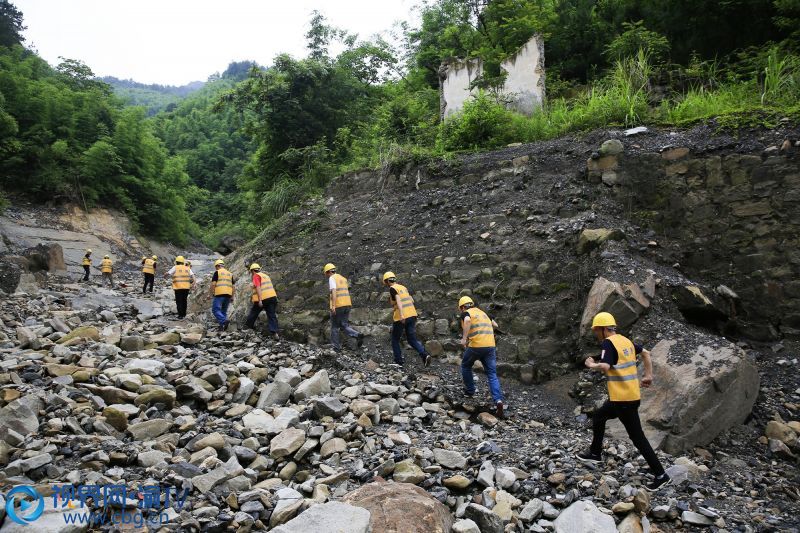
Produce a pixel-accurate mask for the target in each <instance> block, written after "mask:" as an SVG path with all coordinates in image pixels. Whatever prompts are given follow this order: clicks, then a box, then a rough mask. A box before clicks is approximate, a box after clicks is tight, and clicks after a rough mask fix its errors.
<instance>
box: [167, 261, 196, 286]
mask: <svg viewBox="0 0 800 533" xmlns="http://www.w3.org/2000/svg"><path fill="white" fill-rule="evenodd" d="M189 271H190V269H189V267H187V266H186V265H175V272H173V274H172V288H173V289H175V290H180V289H191V288H192V276H191V275H190V274H189Z"/></svg>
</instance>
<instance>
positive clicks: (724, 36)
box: [0, 0, 800, 247]
mask: <svg viewBox="0 0 800 533" xmlns="http://www.w3.org/2000/svg"><path fill="white" fill-rule="evenodd" d="M417 9H418V14H419V17H418V23H417V24H409V23H404V24H402V25H401V26H400V28H401V35H399V38H394V39H389V38H386V39H384V38H381V37H375V38H372V39H368V40H364V39H361V38H359V37H358V36H356V35H353V34H351V33H350V32H348V31H347V30H346V29H341V28H335V27H332V26H331V25H329V24H328V23H327V21H326V19H325V18H324V16H322V15H321V14H320V13H317V12H315V13H312V14H311V15H310V19H309V23H308V27H307V33H306V35H305V37H306V41H307V49H308V54H307V56H305V57H302V58H297V57H291V56H289V55H286V54H280V55H278V56H277V57H275V58H274V59H273V61H272V63H271V64H269V65H265V66H264V67H262V66H259V65H257V64H255V63H253V62H249V61H241V62H233V63H231V64H230V66H229V67H228V69H227V70H226V71H225V72H223V73H221V74H215V75H212V76H211V77H209V79H208V80H207V81H206V82H205V83H204V84H203V85H202V88H198V86H196V85H195V86H192V87H190V88H188V89H185V90H184V92H183V93H181V92H180V91H179V90H177V89H176V90H172V91H170V89H168V88H163V87H158V86H156V87H153V86H149V87H148V86H138V85H137V84H135V83H131V82H128V83H122V82H120V81H119V80H108V79H107V80H108V81H112V83H114V87H112V85H110V84H109V83H106V82H104V81H103V80H101V79H97V78H96V77H95V76H94V74H93V72H92V70H91V68H90V66H89V65H86V64H84V63H83V62H82V61H81V60H80V59H62V61H61V62H60V63H59V64H58V65H55V66H53V65H49V64H48V63H47V62H46V61H44V60H43V59H42V58H40V57H39V56H38V55H37V54H36V53H35V52H34V51H32V50H31V49H29V48H27V47H26V46H25V41H24V39H23V37H22V32H23V31H24V28H25V27H24V14H23V13H21V12H20V11H19V10H18V9H17V8H16V7H15V6H14V5H13V3H11V2H9V1H8V0H0V186H1V187H2V190H3V191H4V194H6V195H9V194H13V195H24V196H26V197H28V198H30V199H38V200H44V199H46V200H48V201H64V202H67V201H69V202H77V203H78V204H79V205H82V206H85V208H87V209H90V208H92V207H93V206H110V207H115V208H118V209H122V210H124V211H125V212H126V213H127V214H128V215H129V216H130V218H131V220H132V221H133V222H134V223H135V224H136V226H137V229H138V230H139V231H141V232H142V233H143V234H145V235H149V236H152V237H155V238H157V239H161V240H164V241H171V242H173V243H176V244H185V243H188V242H191V241H196V240H199V241H203V242H204V243H206V244H207V245H209V246H212V247H216V246H217V245H218V244H219V243H220V241H221V240H223V239H224V238H226V237H240V238H247V237H250V236H252V235H254V234H255V233H256V232H258V231H259V230H260V229H262V228H263V227H265V226H267V225H269V224H270V223H271V222H273V221H274V220H276V219H277V218H278V217H280V216H281V215H282V214H283V213H285V212H286V211H287V210H289V209H292V208H293V207H294V206H296V205H298V204H299V203H300V202H302V201H303V200H304V199H305V198H307V197H309V196H311V195H314V194H317V193H318V192H319V191H320V190H321V188H322V187H324V186H325V184H326V183H327V182H328V181H329V180H330V179H331V178H332V177H334V176H335V175H337V174H338V173H341V172H343V171H347V170H351V169H356V168H363V167H379V166H385V165H391V164H397V163H402V162H405V161H411V160H414V161H424V160H425V159H426V158H432V157H442V156H447V155H448V154H452V153H457V152H461V151H472V150H485V149H491V148H495V147H499V146H503V145H506V144H509V143H513V142H534V141H537V140H542V139H547V138H552V137H556V136H559V135H563V134H565V133H568V132H580V131H587V130H591V129H594V128H604V127H614V126H638V125H648V126H686V125H690V124H693V123H698V122H704V121H712V122H713V123H714V124H715V125H716V126H718V127H720V128H737V127H743V126H746V127H750V126H757V125H763V126H770V125H774V124H776V123H777V122H778V121H780V120H782V119H786V118H788V119H790V120H795V119H797V118H798V116H800V51H798V49H797V47H798V43H800V0H725V1H715V2H710V1H707V0H697V1H695V2H684V1H678V0H659V1H656V0H435V1H434V0H428V1H423V2H421V3H420V4H419V5H418V6H417ZM533 33H539V34H541V35H542V36H543V38H544V42H545V63H546V69H547V74H546V91H547V100H546V103H545V105H544V107H543V108H542V109H540V110H539V111H537V112H535V113H534V114H533V115H532V116H523V115H519V114H516V113H514V112H512V111H509V110H507V109H506V108H505V107H504V106H503V105H502V102H501V101H500V97H499V96H498V91H497V89H498V87H500V86H502V83H503V74H504V73H503V71H502V70H501V69H500V64H501V63H502V61H503V60H504V59H506V58H507V57H509V56H511V55H513V54H514V53H515V52H516V51H517V50H518V48H519V47H520V46H521V45H522V44H524V43H525V42H526V41H527V40H528V39H529V38H530V36H531V35H532V34H533ZM333 49H335V50H337V51H338V53H336V54H334V53H332V52H331V50H333ZM452 57H460V58H467V57H480V58H481V59H482V60H483V61H484V65H485V68H484V75H483V77H482V78H480V79H478V80H476V82H475V86H476V88H478V89H479V90H480V92H479V95H478V96H477V97H476V98H475V99H473V100H472V101H470V102H469V103H468V104H467V105H466V106H465V108H464V110H463V111H462V112H461V113H459V114H457V115H455V116H453V117H451V118H448V119H447V120H445V121H441V120H440V118H439V92H438V91H439V79H438V70H439V66H440V65H441V63H442V62H443V61H444V60H446V59H448V58H452Z"/></svg>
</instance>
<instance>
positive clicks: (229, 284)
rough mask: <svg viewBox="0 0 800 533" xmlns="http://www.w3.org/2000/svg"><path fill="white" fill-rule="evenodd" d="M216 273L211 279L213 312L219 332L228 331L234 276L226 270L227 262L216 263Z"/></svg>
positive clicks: (219, 261)
mask: <svg viewBox="0 0 800 533" xmlns="http://www.w3.org/2000/svg"><path fill="white" fill-rule="evenodd" d="M214 268H215V269H216V271H215V272H214V275H213V276H212V278H211V298H213V302H212V304H211V312H212V313H213V314H214V318H216V319H217V323H218V324H219V330H220V331H224V330H226V329H228V306H230V304H231V300H233V274H231V273H230V271H229V270H228V269H226V268H225V261H223V260H222V259H217V260H216V261H214Z"/></svg>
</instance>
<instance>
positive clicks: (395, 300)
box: [383, 272, 431, 366]
mask: <svg viewBox="0 0 800 533" xmlns="http://www.w3.org/2000/svg"><path fill="white" fill-rule="evenodd" d="M383 284H384V285H386V286H387V287H389V303H390V304H391V305H392V310H393V311H392V321H393V322H392V353H393V354H394V362H395V363H397V364H398V365H400V366H403V364H404V363H405V360H404V358H403V350H402V349H401V348H400V339H401V338H402V337H403V332H405V334H406V339H407V340H408V344H410V345H411V347H412V348H414V349H415V350H416V351H417V353H418V354H419V356H420V357H421V358H422V364H424V365H425V366H430V364H431V356H430V354H429V353H428V352H426V351H425V347H424V346H422V343H421V342H419V339H417V316H418V315H417V308H416V307H415V306H414V299H413V298H412V297H411V294H409V292H408V289H407V288H406V287H404V286H403V285H400V284H399V283H397V276H395V274H394V272H386V273H385V274H384V275H383Z"/></svg>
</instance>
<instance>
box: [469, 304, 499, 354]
mask: <svg viewBox="0 0 800 533" xmlns="http://www.w3.org/2000/svg"><path fill="white" fill-rule="evenodd" d="M467 313H469V333H468V334H467V346H468V347H469V348H492V347H494V346H495V343H494V328H492V320H491V319H490V318H489V315H487V314H486V313H484V312H483V311H481V310H480V309H478V308H477V307H470V308H469V309H467Z"/></svg>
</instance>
